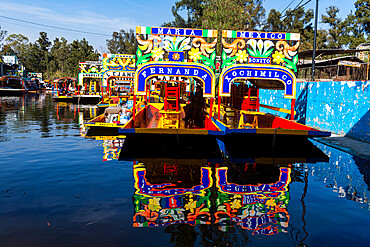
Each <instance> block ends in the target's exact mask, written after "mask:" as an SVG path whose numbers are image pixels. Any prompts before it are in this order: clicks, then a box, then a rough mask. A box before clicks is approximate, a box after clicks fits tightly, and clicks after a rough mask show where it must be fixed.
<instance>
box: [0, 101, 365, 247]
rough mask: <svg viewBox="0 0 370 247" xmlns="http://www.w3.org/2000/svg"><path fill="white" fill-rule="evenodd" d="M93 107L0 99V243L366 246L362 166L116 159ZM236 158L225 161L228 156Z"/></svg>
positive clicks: (350, 160) (333, 155) (332, 152)
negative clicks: (86, 127) (97, 130)
mask: <svg viewBox="0 0 370 247" xmlns="http://www.w3.org/2000/svg"><path fill="white" fill-rule="evenodd" d="M96 114H97V110H96V108H93V107H82V106H81V107H80V108H78V107H77V106H73V105H66V104H60V103H59V104H55V103H53V102H52V100H51V97H50V96H47V95H34V96H27V97H25V98H17V97H15V98H11V97H0V222H1V223H0V246H143V245H150V246H368V244H369V240H370V236H369V230H370V227H369V226H370V202H369V194H370V193H369V185H370V169H369V163H368V162H367V161H365V160H362V159H360V158H357V157H353V156H351V155H349V154H347V153H343V152H341V151H338V150H336V149H333V148H331V147H328V146H325V145H323V144H320V143H318V142H315V141H313V144H314V145H316V146H317V147H319V148H320V149H321V150H322V152H323V153H325V154H326V155H327V156H328V157H329V161H328V162H316V163H296V162H288V163H286V164H285V163H282V164H281V165H268V164H263V165H262V164H258V162H257V164H254V163H251V164H249V163H250V162H249V163H248V162H242V161H240V160H239V161H232V160H227V161H219V160H191V159H189V160H173V159H165V158H164V159H142V160H136V161H118V160H117V157H118V152H119V149H120V147H121V146H122V143H123V142H124V140H114V141H112V140H105V141H101V140H89V139H84V138H82V137H81V136H80V133H81V126H80V123H82V121H83V119H89V118H91V117H93V116H94V115H96ZM233 162H235V163H233Z"/></svg>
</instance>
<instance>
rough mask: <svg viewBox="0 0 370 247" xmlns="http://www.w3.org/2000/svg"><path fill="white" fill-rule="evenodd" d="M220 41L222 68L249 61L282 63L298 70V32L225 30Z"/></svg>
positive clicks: (272, 63)
mask: <svg viewBox="0 0 370 247" xmlns="http://www.w3.org/2000/svg"><path fill="white" fill-rule="evenodd" d="M221 42H222V54H221V60H222V65H221V69H225V68H227V67H229V66H231V65H233V64H246V63H249V64H260V65H261V64H262V65H279V66H284V67H286V68H288V69H290V70H292V71H293V72H297V63H298V48H299V44H300V35H299V34H295V33H265V32H255V31H229V30H223V31H222V39H221Z"/></svg>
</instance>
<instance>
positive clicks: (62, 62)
mask: <svg viewBox="0 0 370 247" xmlns="http://www.w3.org/2000/svg"><path fill="white" fill-rule="evenodd" d="M69 54H70V46H69V45H68V41H67V40H66V39H65V38H64V37H62V38H60V39H59V38H55V39H54V41H53V45H52V47H51V49H50V62H49V69H48V71H47V77H48V78H54V77H64V76H68V68H67V66H66V61H67V58H68V56H69Z"/></svg>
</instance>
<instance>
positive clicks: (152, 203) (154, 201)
mask: <svg viewBox="0 0 370 247" xmlns="http://www.w3.org/2000/svg"><path fill="white" fill-rule="evenodd" d="M159 199H160V198H155V197H154V198H150V199H149V205H148V208H149V210H151V211H157V212H158V211H159V210H160V209H161V206H160V205H159Z"/></svg>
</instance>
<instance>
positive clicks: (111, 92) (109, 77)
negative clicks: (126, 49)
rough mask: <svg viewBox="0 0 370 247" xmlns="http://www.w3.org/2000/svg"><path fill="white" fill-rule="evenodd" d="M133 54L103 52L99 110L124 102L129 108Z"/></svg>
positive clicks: (131, 92)
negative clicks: (101, 94)
mask: <svg viewBox="0 0 370 247" xmlns="http://www.w3.org/2000/svg"><path fill="white" fill-rule="evenodd" d="M135 66H136V65H135V56H134V55H128V54H106V53H105V54H103V72H102V88H103V98H102V101H101V102H99V104H98V108H99V112H101V113H103V112H104V110H105V109H106V108H107V107H115V106H117V105H118V104H120V103H122V102H126V103H127V104H128V105H129V106H130V107H129V108H131V106H132V102H133V101H132V100H133V84H134V74H135Z"/></svg>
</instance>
